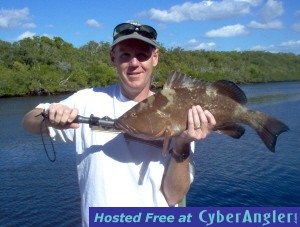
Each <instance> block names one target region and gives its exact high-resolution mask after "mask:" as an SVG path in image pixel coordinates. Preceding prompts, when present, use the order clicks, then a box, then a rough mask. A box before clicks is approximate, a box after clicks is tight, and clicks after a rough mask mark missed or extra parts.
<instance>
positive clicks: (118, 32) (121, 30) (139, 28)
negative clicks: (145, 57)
mask: <svg viewBox="0 0 300 227" xmlns="http://www.w3.org/2000/svg"><path fill="white" fill-rule="evenodd" d="M134 32H137V33H138V34H140V35H142V36H144V37H146V38H149V39H154V40H156V38H157V32H156V30H155V29H154V28H152V27H151V26H148V25H135V24H130V23H122V24H119V25H117V26H116V27H115V29H114V34H113V39H114V40H116V39H117V38H119V37H121V36H124V35H130V34H132V33H134Z"/></svg>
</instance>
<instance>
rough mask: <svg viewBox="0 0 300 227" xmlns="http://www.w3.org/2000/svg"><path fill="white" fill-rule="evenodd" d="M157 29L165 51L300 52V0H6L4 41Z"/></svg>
mask: <svg viewBox="0 0 300 227" xmlns="http://www.w3.org/2000/svg"><path fill="white" fill-rule="evenodd" d="M131 20H134V21H138V22H140V23H143V24H147V25H150V26H152V27H154V28H155V29H156V30H157V32H158V38H157V40H158V42H159V43H161V44H162V45H163V46H164V47H165V48H176V47H180V48H183V49H185V50H208V51H211V50H214V51H253V50H254V51H269V52H273V53H279V52H284V53H294V54H297V55H299V54H300V1H299V0H286V1H284V0H282V1H280V0H208V1H196V0H190V1H185V0H151V1H136V0H126V1H125V0H112V1H108V0H105V1H101V0H51V1H45V0H44V1H42V0H0V40H3V41H8V42H15V41H18V40H20V39H23V38H26V37H32V36H48V37H49V38H53V37H56V36H58V37H61V38H63V39H64V40H65V41H67V42H69V43H71V44H73V45H74V46H75V47H81V46H84V45H86V44H87V43H88V42H89V41H95V42H102V41H103V42H110V43H111V42H112V32H113V28H114V27H115V26H116V25H117V24H119V23H123V22H127V21H131Z"/></svg>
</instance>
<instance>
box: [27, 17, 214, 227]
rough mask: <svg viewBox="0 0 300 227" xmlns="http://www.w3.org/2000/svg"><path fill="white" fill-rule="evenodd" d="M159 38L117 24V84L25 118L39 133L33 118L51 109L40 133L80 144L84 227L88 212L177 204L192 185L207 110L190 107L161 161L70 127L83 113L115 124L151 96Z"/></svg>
mask: <svg viewBox="0 0 300 227" xmlns="http://www.w3.org/2000/svg"><path fill="white" fill-rule="evenodd" d="M156 38H157V33H156V31H155V29H154V28H152V27H150V26H148V25H142V24H139V23H122V24H119V25H117V26H116V27H115V29H114V33H113V43H112V47H111V54H110V58H111V62H112V64H113V66H114V67H116V69H117V72H118V76H119V81H120V83H119V84H117V85H112V86H109V87H99V88H91V89H84V90H81V91H78V92H77V93H75V94H73V95H72V96H70V97H69V98H67V99H65V100H62V101H61V102H60V103H52V104H50V103H43V104H40V105H38V106H37V107H36V108H35V109H33V110H32V111H30V112H29V113H27V114H26V115H25V117H24V120H23V127H24V128H25V129H26V130H28V131H29V132H32V133H40V132H41V128H40V126H41V122H42V120H43V119H42V117H36V115H38V114H39V113H41V112H42V111H43V110H44V109H46V111H48V114H49V119H47V120H46V124H45V125H44V124H43V127H42V132H43V133H48V134H49V135H50V136H51V137H52V138H53V139H55V140H60V141H63V142H72V143H75V145H76V155H77V171H78V181H79V187H80V193H81V204H82V221H83V225H84V226H87V225H88V220H89V216H88V215H89V213H88V212H89V207H103V206H110V207H119V206H127V207H128V206H131V207H132V206H136V207H139V206H140V207H141V206H151V207H153V206H176V205H177V204H178V203H179V202H180V201H181V200H182V198H183V197H184V195H185V193H186V192H187V191H188V189H189V187H190V184H191V182H192V180H193V171H192V168H191V157H190V156H191V155H190V154H193V151H194V143H193V141H196V140H201V139H204V138H205V137H206V136H207V135H208V134H209V133H210V132H211V130H212V128H213V126H214V125H215V119H214V117H213V116H212V115H211V113H210V112H208V111H204V110H202V108H201V107H200V106H193V107H191V109H190V110H189V111H188V113H187V115H188V122H187V125H188V129H187V130H186V131H184V132H183V133H182V134H181V135H180V136H178V137H177V138H175V139H174V141H173V142H172V146H173V147H172V149H170V150H171V152H170V154H168V155H167V156H166V157H164V156H162V154H161V150H162V149H161V147H159V146H157V144H155V145H154V144H151V143H144V142H142V141H139V140H136V139H132V138H130V137H128V136H127V135H126V134H125V135H123V134H113V133H107V132H99V131H97V132H96V131H93V130H91V129H90V128H89V126H88V125H79V124H76V123H72V122H73V120H74V119H75V117H76V116H77V115H78V114H80V115H82V116H90V115H91V114H94V115H95V116H97V117H104V116H108V117H110V118H113V119H116V118H118V117H119V116H121V115H122V114H123V113H125V112H126V111H128V110H129V109H130V108H132V107H133V106H134V105H136V104H137V103H138V102H140V101H142V100H144V99H145V98H147V97H149V96H151V95H152V94H153V92H152V91H151V90H150V84H151V77H152V72H153V69H154V67H155V66H156V65H157V64H158V60H159V49H158V44H157V42H156ZM153 124H155V122H153ZM191 151H192V152H191Z"/></svg>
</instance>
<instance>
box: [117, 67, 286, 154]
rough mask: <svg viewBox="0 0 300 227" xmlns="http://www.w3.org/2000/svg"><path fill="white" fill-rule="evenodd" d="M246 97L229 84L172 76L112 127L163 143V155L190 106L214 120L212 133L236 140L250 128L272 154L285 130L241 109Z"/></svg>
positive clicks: (261, 115)
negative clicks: (202, 110)
mask: <svg viewBox="0 0 300 227" xmlns="http://www.w3.org/2000/svg"><path fill="white" fill-rule="evenodd" d="M246 102H247V97H246V95H245V94H244V92H243V91H242V90H241V89H240V88H239V87H238V86H237V85H236V84H235V83H233V82H231V81H226V80H220V81H216V82H214V83H210V82H207V81H204V80H197V79H195V78H191V77H188V76H187V75H183V74H180V73H176V72H175V73H172V74H171V75H170V76H169V78H168V80H167V82H166V84H165V85H164V87H163V89H162V90H161V91H159V92H157V93H156V94H154V95H152V96H150V97H148V98H147V99H145V100H143V101H142V102H140V103H138V104H137V105H136V106H134V107H133V108H132V109H130V110H129V111H127V112H126V113H125V114H123V115H122V116H121V117H119V118H118V119H117V120H116V122H115V126H116V127H117V128H120V129H122V130H123V131H124V132H125V133H128V134H130V135H131V136H134V137H138V138H141V139H145V140H157V139H163V140H164V145H163V153H166V149H167V147H168V145H169V140H170V138H171V137H175V136H178V135H180V134H181V133H182V132H183V131H184V130H186V129H187V113H188V109H190V108H191V107H192V106H193V105H200V106H201V107H202V109H204V110H209V111H210V112H211V113H212V114H213V115H214V117H215V119H216V125H215V127H214V129H213V130H214V131H217V132H220V133H223V134H226V135H228V136H230V137H233V138H240V137H241V136H242V135H243V134H244V132H245V129H244V127H243V126H242V125H241V124H246V125H249V126H250V127H252V128H253V129H254V130H255V131H256V132H257V133H258V135H259V136H260V137H261V139H262V140H263V142H264V143H265V145H266V146H267V147H268V149H269V150H271V151H275V145H276V140H277V137H278V135H280V134H281V133H282V132H284V131H287V130H289V128H288V126H286V125H285V124H284V123H283V122H281V121H279V120H277V119H275V118H273V117H271V116H268V115H266V114H264V113H262V112H258V111H252V110H250V109H248V108H247V107H245V106H244V104H245V103H246Z"/></svg>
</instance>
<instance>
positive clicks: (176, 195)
mask: <svg viewBox="0 0 300 227" xmlns="http://www.w3.org/2000/svg"><path fill="white" fill-rule="evenodd" d="M173 149H174V152H176V154H177V155H178V154H179V155H180V154H186V153H188V152H190V144H180V145H179V144H178V143H177V144H176V143H175V145H174V148H173ZM189 162H190V157H187V158H186V159H185V160H183V161H179V160H176V159H175V158H174V157H171V159H170V162H169V165H168V167H167V169H166V172H165V176H164V179H163V182H162V191H163V193H164V196H165V197H166V200H167V202H168V204H169V205H170V206H174V205H176V204H178V203H179V202H180V201H181V200H182V199H183V197H184V196H185V194H186V193H187V191H188V189H189V187H190V168H189Z"/></svg>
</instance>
